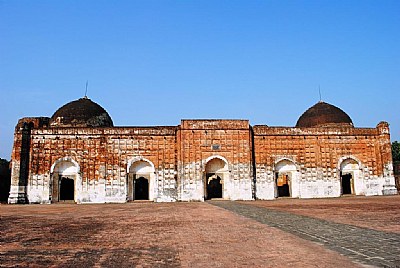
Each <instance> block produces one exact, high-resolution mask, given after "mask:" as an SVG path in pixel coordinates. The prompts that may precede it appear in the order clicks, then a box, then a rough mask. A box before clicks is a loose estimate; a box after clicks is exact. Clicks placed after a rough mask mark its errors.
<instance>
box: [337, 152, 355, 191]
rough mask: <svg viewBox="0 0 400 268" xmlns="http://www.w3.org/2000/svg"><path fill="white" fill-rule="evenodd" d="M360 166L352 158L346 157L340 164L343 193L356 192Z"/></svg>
mask: <svg viewBox="0 0 400 268" xmlns="http://www.w3.org/2000/svg"><path fill="white" fill-rule="evenodd" d="M359 170H360V166H359V164H358V162H357V161H356V160H354V159H352V158H348V159H345V160H344V161H343V162H342V163H341V164H340V183H341V185H340V186H341V193H342V195H351V194H355V179H356V177H357V175H358V173H359Z"/></svg>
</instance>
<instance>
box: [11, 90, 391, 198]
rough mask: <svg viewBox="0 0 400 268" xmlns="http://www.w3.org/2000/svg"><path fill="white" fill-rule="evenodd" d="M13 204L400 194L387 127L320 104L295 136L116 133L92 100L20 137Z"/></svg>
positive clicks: (248, 128) (287, 132)
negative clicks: (362, 124)
mask: <svg viewBox="0 0 400 268" xmlns="http://www.w3.org/2000/svg"><path fill="white" fill-rule="evenodd" d="M11 162H12V164H11V165H12V168H11V169H12V171H11V172H12V175H11V189H10V195H9V199H8V202H9V203H41V204H48V203H56V202H75V203H123V202H129V201H134V200H149V201H154V202H174V201H204V200H207V199H215V198H218V199H225V200H256V199H259V200H270V199H276V198H282V197H286V198H325V197H339V196H342V195H366V196H370V195H390V194H396V193H397V191H396V188H395V181H394V175H393V165H392V155H391V143H390V135H389V125H388V123H386V122H380V123H379V124H378V125H377V126H376V127H374V128H358V127H355V126H354V125H353V122H352V120H351V118H350V117H349V116H348V115H347V114H346V113H345V112H344V111H342V110H341V109H340V108H338V107H336V106H333V105H331V104H328V103H325V102H318V103H316V104H315V105H313V106H312V107H311V108H309V109H308V110H307V111H305V112H304V113H303V114H302V115H301V116H300V118H299V119H298V121H297V124H296V126H294V127H274V126H267V125H254V126H252V125H250V124H249V121H248V120H181V122H180V124H179V125H178V126H149V127H134V126H114V124H113V121H112V119H111V117H110V115H109V114H108V113H107V112H106V110H105V109H104V108H102V107H101V106H100V105H98V104H97V103H95V102H94V101H92V100H90V99H89V98H87V97H84V98H81V99H78V100H75V101H72V102H69V103H67V104H65V105H64V106H62V107H61V108H59V109H58V110H57V111H56V112H55V113H54V114H53V116H52V117H50V118H49V117H25V118H22V119H20V120H19V121H18V124H17V126H16V128H15V135H14V146H13V151H12V156H11Z"/></svg>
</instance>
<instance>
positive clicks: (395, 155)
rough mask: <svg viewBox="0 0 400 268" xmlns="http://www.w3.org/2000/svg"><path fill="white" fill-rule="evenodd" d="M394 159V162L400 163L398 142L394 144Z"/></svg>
mask: <svg viewBox="0 0 400 268" xmlns="http://www.w3.org/2000/svg"><path fill="white" fill-rule="evenodd" d="M392 158H393V161H400V143H399V142H397V141H394V142H392Z"/></svg>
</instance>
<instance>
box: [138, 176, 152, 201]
mask: <svg viewBox="0 0 400 268" xmlns="http://www.w3.org/2000/svg"><path fill="white" fill-rule="evenodd" d="M135 200H149V180H148V179H146V178H144V177H140V178H139V179H136V180H135Z"/></svg>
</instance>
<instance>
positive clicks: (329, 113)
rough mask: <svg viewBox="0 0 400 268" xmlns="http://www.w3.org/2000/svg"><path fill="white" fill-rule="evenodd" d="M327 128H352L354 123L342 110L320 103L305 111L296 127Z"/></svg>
mask: <svg viewBox="0 0 400 268" xmlns="http://www.w3.org/2000/svg"><path fill="white" fill-rule="evenodd" d="M326 126H347V127H352V126H353V121H351V118H350V117H349V116H348V115H347V114H346V113H345V112H343V111H342V110H341V109H340V108H338V107H336V106H334V105H331V104H329V103H325V102H323V101H320V102H318V103H317V104H315V105H314V106H312V107H311V108H309V109H308V110H307V111H305V112H304V113H303V114H302V115H301V116H300V118H299V120H297V124H296V127H326Z"/></svg>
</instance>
